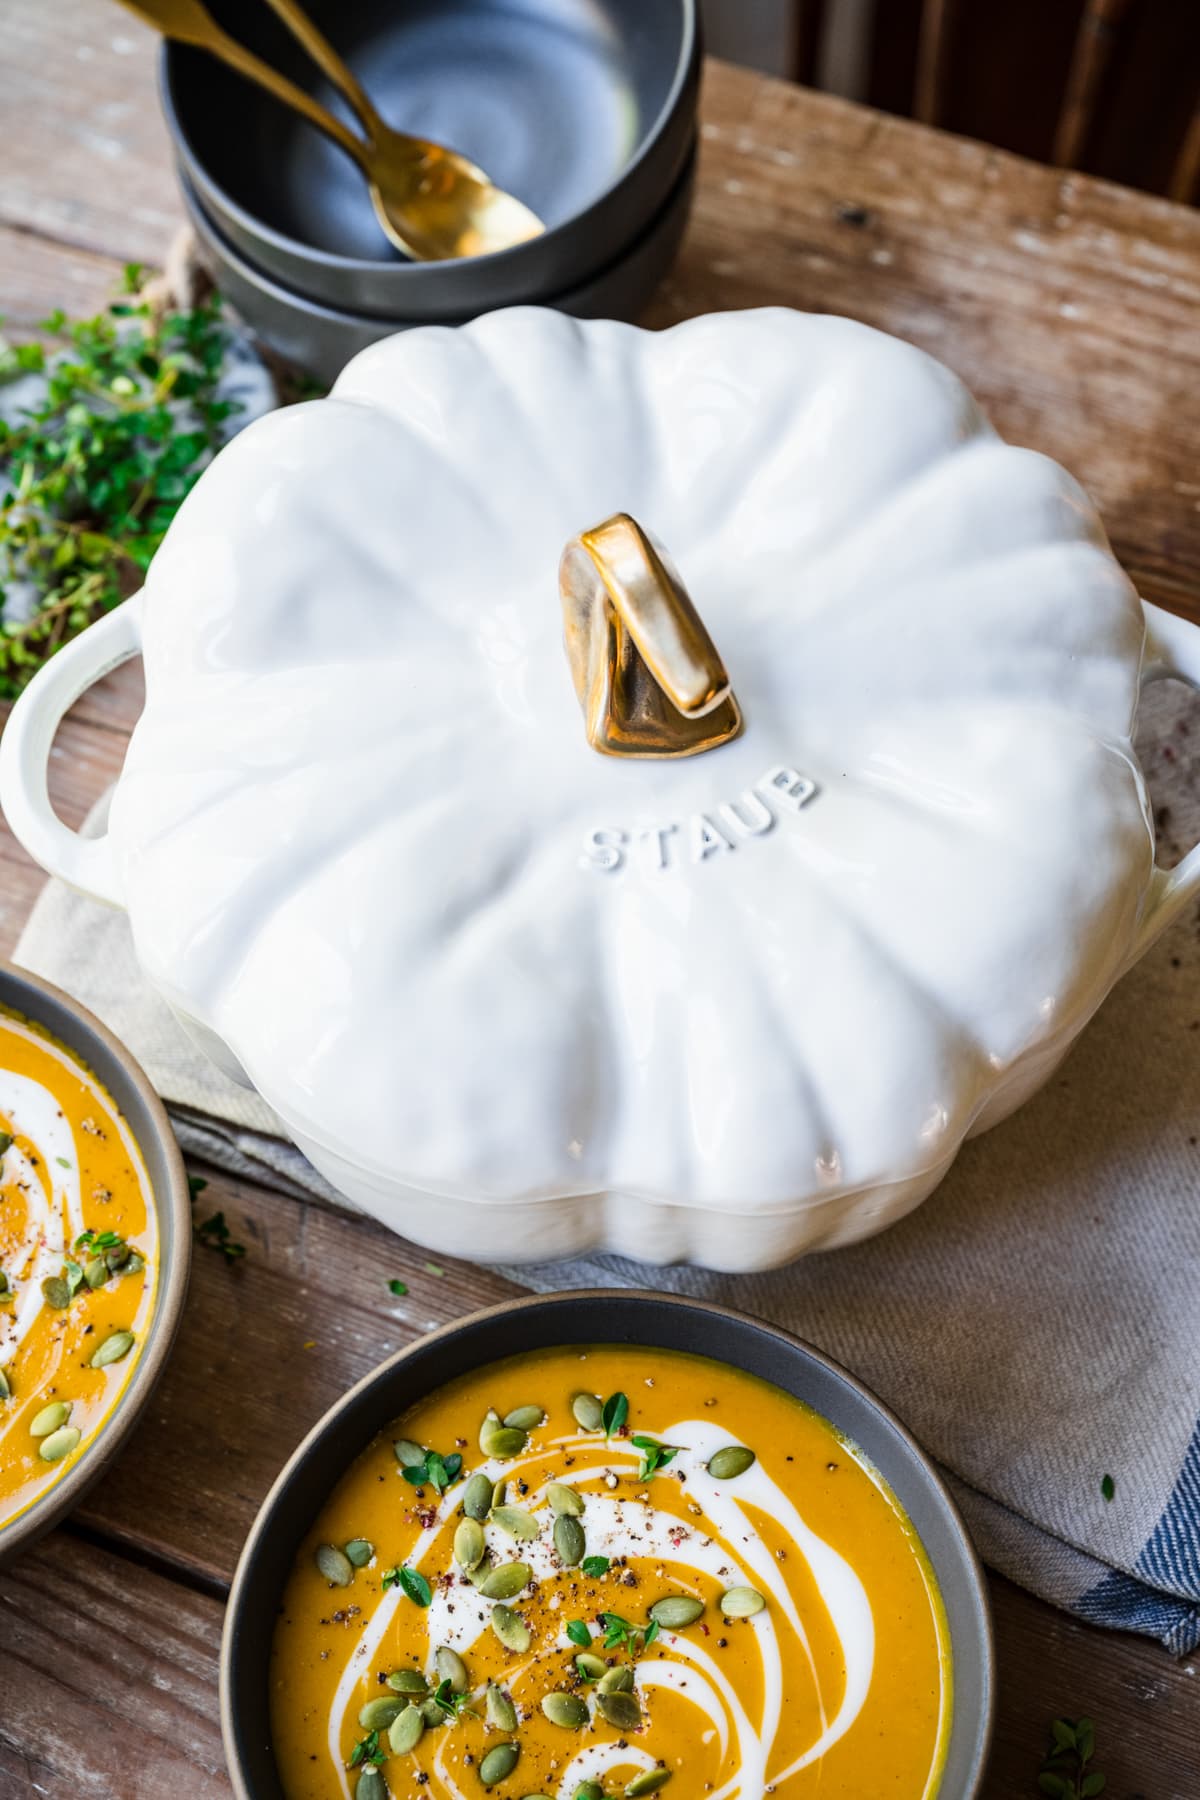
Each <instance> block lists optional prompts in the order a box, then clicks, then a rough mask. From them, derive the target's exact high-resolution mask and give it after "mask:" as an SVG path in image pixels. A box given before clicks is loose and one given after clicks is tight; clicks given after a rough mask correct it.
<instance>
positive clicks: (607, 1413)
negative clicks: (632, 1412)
mask: <svg viewBox="0 0 1200 1800" xmlns="http://www.w3.org/2000/svg"><path fill="white" fill-rule="evenodd" d="M628 1417H629V1396H628V1394H610V1395H609V1396H608V1399H607V1400H606V1401H605V1402H604V1435H605V1437H611V1436H612V1435H613V1433H614V1431H620V1429H621V1427H622V1425H623V1424H624V1423H625V1421H626V1419H627V1418H628Z"/></svg>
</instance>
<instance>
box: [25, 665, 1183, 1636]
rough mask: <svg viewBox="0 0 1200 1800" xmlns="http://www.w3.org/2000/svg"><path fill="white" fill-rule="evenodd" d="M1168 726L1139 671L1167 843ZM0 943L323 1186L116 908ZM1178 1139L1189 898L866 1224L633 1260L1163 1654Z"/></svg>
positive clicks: (1171, 1522) (1050, 1588)
mask: <svg viewBox="0 0 1200 1800" xmlns="http://www.w3.org/2000/svg"><path fill="white" fill-rule="evenodd" d="M1193 716H1194V715H1193ZM1188 726H1189V714H1188V711H1187V708H1186V706H1184V705H1181V704H1180V702H1179V699H1178V695H1172V693H1171V691H1170V689H1164V688H1161V687H1159V688H1153V689H1151V690H1150V691H1149V692H1148V694H1147V698H1146V702H1145V706H1144V709H1143V729H1142V737H1141V745H1140V748H1141V754H1142V760H1143V766H1144V767H1145V769H1146V771H1147V775H1148V778H1149V780H1150V784H1151V788H1152V790H1153V792H1154V794H1155V798H1156V802H1157V806H1158V821H1159V832H1160V840H1161V844H1162V850H1161V852H1160V854H1165V855H1167V856H1170V855H1171V853H1172V850H1174V852H1175V853H1176V854H1178V852H1180V851H1182V850H1183V849H1186V848H1187V847H1188V846H1190V845H1191V844H1192V843H1194V842H1195V841H1196V840H1197V838H1200V729H1198V730H1196V731H1195V732H1194V733H1191V734H1189V728H1188ZM17 960H18V961H19V962H21V963H23V964H24V965H25V966H26V967H28V968H30V969H33V970H35V971H37V972H38V973H39V974H42V975H45V976H47V977H48V978H49V979H51V980H52V981H56V982H58V983H59V984H60V985H61V986H63V987H65V988H67V989H69V990H70V991H71V992H72V993H74V994H77V995H78V996H79V998H80V999H81V1000H83V1001H84V1002H85V1003H86V1004H87V1005H89V1006H90V1007H92V1008H93V1010H94V1011H95V1012H97V1013H98V1014H99V1015H100V1017H101V1018H102V1019H104V1020H105V1021H106V1022H107V1023H108V1024H109V1025H110V1026H111V1028H112V1029H113V1030H114V1031H115V1032H116V1033H117V1035H118V1036H119V1037H121V1038H123V1039H124V1041H125V1042H126V1043H127V1044H128V1045H129V1046H130V1048H131V1049H132V1051H133V1052H134V1054H135V1055H136V1056H137V1057H139V1058H140V1060H141V1062H142V1063H143V1065H144V1066H145V1068H146V1069H147V1071H148V1073H149V1075H150V1077H151V1079H152V1080H153V1081H154V1083H155V1085H156V1086H157V1088H158V1090H159V1092H160V1093H161V1094H162V1095H163V1097H164V1098H165V1099H166V1101H167V1102H168V1104H169V1105H170V1106H171V1107H172V1110H173V1113H174V1116H175V1119H176V1123H177V1128H178V1133H179V1137H180V1141H181V1143H182V1145H183V1147H184V1150H185V1151H186V1152H187V1153H188V1154H189V1155H191V1156H195V1157H199V1158H202V1159H204V1160H207V1161H209V1162H211V1163H214V1164H216V1165H217V1166H219V1167H223V1168H227V1169H230V1170H233V1171H235V1172H236V1173H238V1174H241V1175H244V1176H250V1177H253V1178H254V1179H256V1180H259V1181H262V1182H264V1183H267V1184H269V1185H274V1186H277V1187H282V1188H285V1189H287V1190H288V1191H291V1192H294V1193H298V1194H306V1193H307V1194H316V1195H319V1196H320V1197H322V1198H323V1199H325V1200H331V1201H334V1202H338V1196H337V1195H335V1194H333V1192H332V1191H331V1190H330V1188H329V1187H328V1185H327V1184H326V1183H325V1182H324V1181H323V1180H322V1178H321V1177H320V1176H319V1175H318V1174H317V1173H316V1172H315V1170H313V1169H312V1168H311V1166H310V1165H309V1164H308V1163H307V1162H306V1161H305V1160H304V1158H303V1157H302V1156H301V1155H300V1154H299V1152H298V1151H296V1150H295V1149H293V1148H292V1147H291V1145H289V1144H287V1143H285V1142H284V1141H283V1140H282V1138H281V1137H280V1136H279V1135H278V1125H277V1122H276V1120H275V1118H274V1115H273V1114H272V1113H271V1111H270V1109H269V1108H268V1107H267V1106H266V1105H265V1104H264V1103H263V1102H262V1101H261V1100H259V1099H258V1097H257V1096H256V1095H253V1094H250V1093H247V1092H245V1091H243V1090H242V1089H240V1088H236V1087H234V1086H232V1085H231V1084H230V1083H229V1082H227V1081H226V1080H225V1078H224V1077H223V1076H221V1075H220V1074H218V1073H217V1071H216V1070H215V1069H213V1068H211V1067H210V1066H209V1065H208V1064H207V1063H206V1062H204V1061H203V1059H201V1058H200V1057H199V1055H198V1054H197V1052H196V1051H195V1050H193V1048H192V1047H191V1045H190V1043H189V1042H188V1040H187V1039H186V1038H185V1037H184V1035H183V1033H182V1032H181V1030H180V1029H179V1027H178V1026H177V1025H176V1023H175V1021H174V1019H173V1017H172V1016H171V1014H170V1013H169V1012H168V1010H167V1008H166V1007H165V1005H164V1004H163V1003H162V1002H161V1001H160V1000H159V999H158V998H157V996H156V995H155V994H153V993H152V992H151V991H150V990H149V989H148V987H147V986H146V984H145V983H144V981H143V980H142V979H141V977H140V975H139V972H138V968H137V964H136V962H135V959H134V955H133V949H132V945H131V942H130V937H129V931H128V927H127V925H126V922H125V919H124V916H123V915H119V914H115V913H112V912H109V911H108V910H107V909H106V908H103V907H100V906H97V905H95V904H93V903H92V902H90V901H87V900H84V899H81V898H80V897H79V896H78V895H76V894H73V893H71V892H70V891H69V890H67V889H66V888H64V887H62V886H60V885H59V884H58V883H55V882H51V883H50V884H49V885H48V886H47V888H46V889H45V891H44V892H43V894H42V895H41V897H40V899H39V900H38V902H37V905H36V906H35V908H34V911H33V913H32V915H31V917H30V920H29V923H28V926H27V928H26V930H25V932H24V935H23V936H22V939H21V942H20V945H19V947H18V950H17ZM1198 1138H1200V917H1198V916H1197V915H1196V914H1192V915H1190V916H1189V917H1188V918H1187V919H1185V920H1184V921H1182V922H1181V923H1179V924H1177V925H1176V926H1175V927H1174V929H1173V930H1172V931H1171V932H1170V933H1168V935H1167V936H1166V937H1165V938H1164V939H1162V940H1161V941H1160V942H1159V944H1158V945H1157V946H1156V947H1155V948H1154V950H1152V951H1151V952H1150V954H1149V955H1148V956H1147V957H1145V958H1144V959H1143V961H1142V962H1141V963H1140V964H1139V965H1138V966H1137V967H1136V968H1135V969H1134V970H1133V971H1132V972H1131V973H1130V974H1129V975H1128V976H1127V977H1126V978H1125V980H1124V981H1123V982H1121V984H1120V985H1119V986H1118V988H1117V989H1116V990H1115V992H1114V993H1113V994H1112V996H1111V997H1110V998H1109V999H1108V1001H1107V1002H1106V1003H1105V1005H1104V1007H1103V1008H1102V1009H1101V1011H1100V1012H1099V1013H1098V1015H1097V1016H1096V1018H1095V1019H1094V1020H1093V1022H1092V1024H1091V1025H1090V1026H1089V1027H1088V1029H1087V1031H1086V1032H1085V1033H1084V1036H1083V1038H1082V1039H1081V1041H1080V1043H1079V1044H1078V1046H1077V1047H1076V1048H1075V1050H1074V1051H1073V1053H1072V1055H1071V1056H1070V1057H1069V1059H1068V1061H1067V1062H1066V1064H1065V1065H1064V1066H1063V1068H1062V1069H1061V1070H1060V1072H1059V1073H1058V1075H1057V1076H1056V1077H1055V1078H1054V1079H1053V1080H1052V1082H1051V1083H1050V1085H1049V1087H1048V1088H1046V1089H1045V1090H1044V1091H1043V1092H1042V1093H1041V1094H1040V1095H1039V1096H1038V1097H1037V1098H1036V1099H1034V1100H1033V1101H1031V1102H1030V1104H1029V1105H1027V1106H1026V1107H1024V1108H1023V1109H1022V1110H1021V1111H1020V1112H1019V1113H1017V1114H1016V1115H1015V1117H1014V1118H1012V1119H1011V1120H1009V1121H1008V1122H1007V1123H1005V1124H1004V1125H1002V1126H999V1127H998V1128H997V1129H996V1130H995V1131H993V1132H990V1133H989V1134H987V1136H985V1137H983V1138H980V1139H977V1140H976V1141H975V1142H973V1143H971V1144H968V1145H967V1147H966V1148H965V1149H964V1151H963V1153H962V1155H961V1156H960V1158H959V1160H958V1162H957V1163H956V1164H955V1166H954V1168H953V1170H952V1171H951V1173H950V1175H949V1177H948V1178H947V1180H946V1181H945V1182H944V1183H943V1185H942V1186H941V1188H940V1189H938V1191H937V1192H936V1193H935V1194H934V1195H933V1196H932V1198H931V1199H929V1200H927V1201H926V1203H925V1204H924V1206H922V1207H921V1208H919V1210H918V1211H917V1212H916V1213H914V1214H913V1215H912V1216H911V1217H910V1218H908V1219H906V1220H904V1221H903V1222H902V1223H901V1224H899V1225H897V1226H895V1227H894V1228H893V1229H892V1230H891V1231H889V1232H887V1233H886V1234H885V1235H884V1236H883V1237H880V1238H875V1239H873V1240H872V1241H871V1242H870V1243H867V1244H863V1245H860V1246H858V1247H857V1248H855V1249H851V1250H841V1251H835V1252H832V1253H829V1254H827V1255H823V1256H814V1257H810V1258H808V1259H807V1260H806V1261H804V1262H800V1263H797V1264H794V1265H793V1266H791V1267H790V1268H786V1269H780V1270H777V1271H775V1272H773V1273H770V1274H766V1275H746V1276H721V1275H715V1274H712V1273H711V1272H708V1271H705V1270H701V1269H688V1268H672V1269H667V1270H655V1271H654V1272H653V1274H652V1275H651V1276H650V1277H649V1279H650V1281H651V1282H652V1284H653V1286H655V1287H656V1288H663V1289H668V1290H670V1291H672V1292H675V1293H684V1294H692V1295H700V1296H711V1297H714V1298H719V1299H721V1300H724V1301H728V1302H730V1303H731V1304H733V1305H737V1306H742V1307H745V1308H747V1309H748V1310H749V1311H751V1312H756V1313H759V1314H761V1315H762V1316H764V1317H766V1318H769V1319H773V1320H776V1321H777V1322H779V1323H780V1324H783V1325H785V1326H787V1327H789V1328H790V1329H791V1330H793V1331H796V1332H797V1333H799V1334H800V1335H801V1336H802V1337H805V1338H807V1339H809V1340H810V1341H811V1342H813V1343H815V1344H817V1345H819V1346H820V1348H821V1349H823V1350H826V1351H828V1352H829V1353H830V1354H831V1355H833V1356H835V1357H836V1358H837V1359H838V1360H839V1361H841V1362H843V1363H845V1364H846V1365H847V1367H849V1368H850V1369H852V1370H853V1371H854V1372H855V1374H857V1375H859V1376H861V1377H862V1379H863V1380H864V1381H866V1382H867V1383H868V1384H869V1385H870V1386H871V1387H872V1388H874V1389H875V1390H876V1392H877V1393H879V1394H880V1395H881V1396H882V1397H883V1399H884V1400H886V1401H887V1402H888V1404H889V1405H891V1406H892V1407H894V1408H895V1410H896V1412H897V1413H898V1414H899V1415H900V1417H901V1418H902V1419H903V1420H905V1422H906V1423H907V1424H908V1425H909V1426H910V1427H911V1429H912V1430H913V1432H914V1433H915V1434H916V1436H917V1437H918V1438H919V1439H920V1440H921V1442H922V1443H923V1444H924V1445H925V1447H926V1448H927V1449H928V1450H929V1451H930V1452H931V1453H932V1454H933V1455H934V1456H935V1457H936V1458H937V1460H938V1462H939V1463H940V1464H941V1466H942V1468H943V1469H944V1470H945V1472H946V1474H947V1476H948V1478H949V1480H950V1482H951V1485H952V1487H953V1489H954V1492H955V1494H956V1496H957V1498H958V1500H959V1502H960V1504H961V1506H962V1508H963V1511H964V1513H965V1515H966V1518H967V1521H968V1524H969V1526H970V1529H971V1531H972V1533H973V1535H974V1537H975V1540H976V1543H977V1544H978V1546H979V1549H980V1551H981V1553H982V1555H983V1556H984V1558H985V1559H986V1560H987V1561H988V1562H989V1563H991V1564H992V1565H993V1566H994V1567H995V1568H997V1569H999V1570H1001V1571H1002V1572H1003V1573H1005V1574H1007V1575H1009V1576H1011V1577H1012V1578H1013V1579H1015V1580H1016V1581H1018V1582H1020V1583H1022V1584H1023V1585H1024V1586H1025V1587H1028V1588H1031V1589H1032V1590H1033V1591H1034V1592H1035V1593H1038V1594H1041V1595H1043V1596H1044V1597H1045V1598H1046V1599H1048V1600H1051V1601H1054V1602H1055V1603H1056V1604H1058V1605H1060V1606H1063V1607H1066V1608H1068V1609H1069V1610H1070V1611H1072V1612H1074V1613H1077V1614H1079V1615H1080V1616H1081V1617H1083V1618H1086V1619H1090V1620H1093V1621H1095V1622H1098V1623H1101V1624H1105V1625H1110V1626H1114V1627H1122V1628H1125V1629H1129V1630H1135V1631H1141V1632H1145V1633H1148V1634H1149V1635H1151V1636H1153V1637H1156V1638H1158V1639H1159V1640H1160V1641H1161V1642H1162V1643H1163V1644H1165V1645H1166V1646H1167V1647H1168V1648H1169V1649H1170V1650H1172V1651H1174V1652H1175V1653H1176V1654H1178V1655H1182V1654H1184V1653H1186V1652H1188V1651H1190V1650H1192V1649H1194V1648H1195V1647H1196V1646H1197V1644H1200V1148H1198V1147H1197V1140H1198ZM342 1204H344V1202H343V1203H342ZM504 1273H505V1274H508V1275H511V1276H512V1277H513V1278H514V1279H516V1280H518V1281H520V1282H522V1283H524V1284H525V1285H526V1286H528V1287H531V1288H534V1289H536V1290H538V1291H542V1292H544V1291H548V1290H554V1289H559V1288H565V1287H576V1286H584V1287H586V1286H594V1285H600V1284H612V1285H630V1286H634V1285H643V1284H645V1282H646V1280H647V1273H646V1271H645V1269H643V1268H641V1267H639V1265H637V1264H634V1263H631V1262H628V1261H626V1260H624V1259H622V1258H618V1257H611V1256H590V1257H587V1258H585V1259H583V1260H581V1261H578V1262H574V1263H570V1264H563V1263H557V1264H551V1265H545V1266H539V1267H532V1268H531V1267H528V1266H522V1267H519V1268H509V1269H505V1270H504ZM1106 1477H1111V1484H1112V1485H1111V1493H1112V1498H1111V1499H1109V1498H1106V1493H1107V1492H1108V1491H1110V1486H1109V1482H1108V1481H1106V1479H1105V1478H1106Z"/></svg>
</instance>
